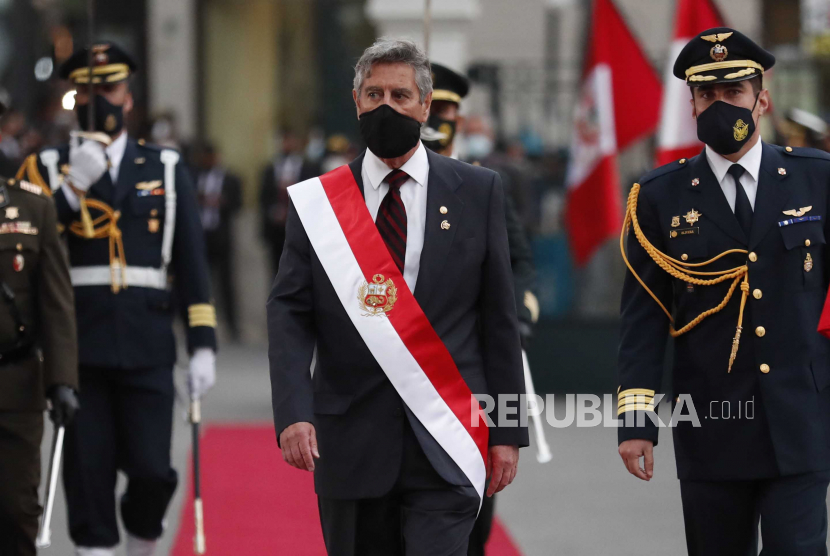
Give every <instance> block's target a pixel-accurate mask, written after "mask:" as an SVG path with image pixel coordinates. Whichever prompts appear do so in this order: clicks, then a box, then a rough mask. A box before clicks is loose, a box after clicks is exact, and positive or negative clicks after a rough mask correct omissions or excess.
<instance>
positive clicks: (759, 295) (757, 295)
mask: <svg viewBox="0 0 830 556" xmlns="http://www.w3.org/2000/svg"><path fill="white" fill-rule="evenodd" d="M752 297H754V298H755V299H761V298H762V297H764V292H762V291H761V290H755V291H753V292H752Z"/></svg>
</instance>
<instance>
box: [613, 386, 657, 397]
mask: <svg viewBox="0 0 830 556" xmlns="http://www.w3.org/2000/svg"><path fill="white" fill-rule="evenodd" d="M630 394H644V395H646V396H654V390H648V389H647V388H629V389H628V390H623V391H622V392H619V393H618V394H617V396H618V397H620V398H622V397H623V396H628V395H630Z"/></svg>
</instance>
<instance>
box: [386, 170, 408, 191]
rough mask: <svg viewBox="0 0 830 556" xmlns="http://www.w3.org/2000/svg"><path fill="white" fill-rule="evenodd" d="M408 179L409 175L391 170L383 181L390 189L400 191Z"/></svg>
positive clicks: (401, 171)
mask: <svg viewBox="0 0 830 556" xmlns="http://www.w3.org/2000/svg"><path fill="white" fill-rule="evenodd" d="M408 179H409V174H407V173H406V172H404V171H403V170H392V171H391V172H389V173H388V174H387V175H386V177H385V178H383V181H385V182H386V183H388V184H389V188H390V189H396V190H400V189H401V186H402V185H403V184H405V183H406V180H408Z"/></svg>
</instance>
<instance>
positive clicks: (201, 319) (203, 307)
mask: <svg viewBox="0 0 830 556" xmlns="http://www.w3.org/2000/svg"><path fill="white" fill-rule="evenodd" d="M187 317H188V323H189V325H190V328H194V327H196V326H209V327H210V328H216V309H214V308H213V305H210V304H209V303H197V304H196V305H191V306H190V307H188V308H187Z"/></svg>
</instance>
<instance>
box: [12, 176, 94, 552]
mask: <svg viewBox="0 0 830 556" xmlns="http://www.w3.org/2000/svg"><path fill="white" fill-rule="evenodd" d="M0 297H2V301H0V554H3V556H34V555H35V537H36V535H37V531H38V516H39V515H40V512H41V508H40V505H39V504H38V499H37V489H38V484H39V483H40V442H41V438H42V436H43V410H44V409H45V408H46V401H47V399H48V400H50V402H51V408H52V409H51V414H50V415H51V418H52V421H53V422H54V423H55V426H56V427H59V426H65V425H67V424H68V423H69V422H70V421H71V420H72V417H73V415H74V414H75V411H76V410H77V408H78V400H77V397H76V394H75V390H76V389H77V386H78V368H77V362H78V347H77V343H76V339H77V335H76V333H75V309H74V305H73V300H72V285H71V283H70V281H69V265H68V262H67V260H66V255H65V253H64V250H63V246H62V245H61V241H60V236H59V235H58V230H57V215H56V212H55V206H54V204H53V203H52V202H51V200H50V199H49V198H48V197H47V196H46V195H44V194H43V192H42V191H41V189H40V188H39V187H37V186H35V185H32V184H31V183H27V182H24V181H17V180H6V179H3V180H2V183H1V184H0Z"/></svg>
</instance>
